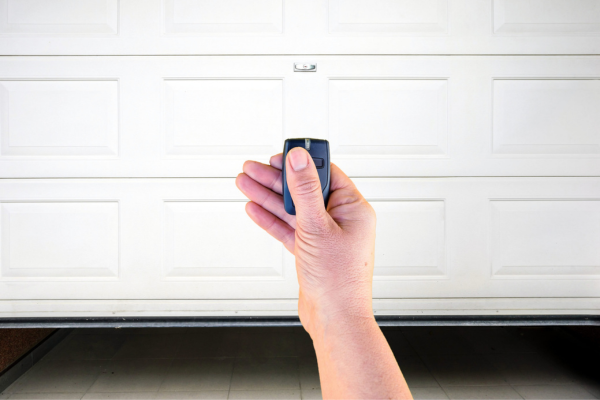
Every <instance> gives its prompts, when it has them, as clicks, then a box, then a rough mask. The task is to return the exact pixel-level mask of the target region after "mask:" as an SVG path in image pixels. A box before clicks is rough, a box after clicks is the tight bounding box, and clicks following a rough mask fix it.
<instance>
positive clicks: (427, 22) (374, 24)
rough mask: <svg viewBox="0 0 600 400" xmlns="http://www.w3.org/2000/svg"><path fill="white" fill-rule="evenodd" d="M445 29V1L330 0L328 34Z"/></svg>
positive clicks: (413, 32) (423, 32) (439, 31)
mask: <svg viewBox="0 0 600 400" xmlns="http://www.w3.org/2000/svg"><path fill="white" fill-rule="evenodd" d="M447 30H448V1H447V0H370V1H362V0H330V2H329V31H330V32H331V33H355V34H364V35H370V34H381V33H384V34H386V33H388V34H389V33H391V34H409V35H428V34H429V35H431V34H434V35H439V34H444V33H446V32H447Z"/></svg>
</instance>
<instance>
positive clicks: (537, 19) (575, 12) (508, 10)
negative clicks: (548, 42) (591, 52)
mask: <svg viewBox="0 0 600 400" xmlns="http://www.w3.org/2000/svg"><path fill="white" fill-rule="evenodd" d="M493 5H494V33H495V34H497V35H498V34H499V35H518V36H533V35H539V36H547V35H563V36H567V35H586V34H588V35H589V34H591V35H594V34H595V35H597V34H599V33H600V1H598V0H575V1H573V0H552V1H546V0H493Z"/></svg>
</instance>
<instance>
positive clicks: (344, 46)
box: [0, 0, 600, 316]
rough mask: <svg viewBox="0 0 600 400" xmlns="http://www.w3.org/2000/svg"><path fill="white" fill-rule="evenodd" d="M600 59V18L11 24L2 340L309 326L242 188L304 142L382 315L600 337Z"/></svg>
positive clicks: (517, 11)
mask: <svg viewBox="0 0 600 400" xmlns="http://www.w3.org/2000/svg"><path fill="white" fill-rule="evenodd" d="M599 54H600V0H493V1H492V0H371V1H368V2H366V1H359V0H329V1H327V0H310V1H306V0H162V1H160V0H151V1H150V0H0V178H1V179H0V316H81V315H242V314H251V315H266V314H277V315H290V314H295V313H296V300H295V298H296V297H297V290H298V287H297V282H296V273H295V269H294V260H293V257H292V256H291V255H290V254H288V253H287V252H286V251H284V249H283V247H282V246H280V245H279V244H277V243H276V242H275V241H274V240H272V239H271V238H270V237H269V236H268V235H267V234H265V233H263V232H262V231H260V230H259V229H258V228H257V227H255V226H254V225H253V223H252V222H251V221H250V219H249V218H247V217H246V215H245V212H244V201H245V200H244V198H243V196H242V195H241V193H240V192H239V191H238V190H237V188H236V187H235V185H234V178H235V176H236V175H237V174H238V173H239V172H240V170H241V165H242V162H243V161H244V160H246V159H256V160H259V161H266V160H268V158H269V156H270V155H272V154H275V153H277V152H280V151H281V148H282V144H283V140H284V139H285V138H287V137H318V138H326V139H328V140H329V141H330V142H331V145H332V158H333V161H334V162H335V163H337V164H338V165H339V166H340V167H342V169H344V170H345V171H346V172H347V173H348V174H349V175H350V176H351V177H353V178H354V180H355V182H356V183H357V185H358V186H359V188H360V190H361V191H362V192H363V193H364V194H365V196H366V197H367V198H368V199H369V200H370V201H372V204H373V206H374V207H375V209H376V211H377V214H378V231H377V248H376V261H375V265H376V267H375V283H374V296H375V297H376V300H375V308H376V312H377V313H378V314H417V313H419V314H422V313H425V314H492V313H493V314H496V313H504V314H556V313H559V314H589V313H598V311H599V310H600V56H599ZM294 63H310V64H315V65H316V71H315V72H294V68H293V66H294Z"/></svg>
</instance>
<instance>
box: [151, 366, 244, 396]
mask: <svg viewBox="0 0 600 400" xmlns="http://www.w3.org/2000/svg"><path fill="white" fill-rule="evenodd" d="M233 362H234V359H233V358H222V359H216V358H199V359H177V360H173V363H172V364H171V367H170V368H169V372H168V374H167V377H166V378H165V380H164V381H163V383H162V385H161V387H160V389H159V391H160V392H177V391H180V392H195V391H202V390H229V383H230V382H231V375H232V373H233Z"/></svg>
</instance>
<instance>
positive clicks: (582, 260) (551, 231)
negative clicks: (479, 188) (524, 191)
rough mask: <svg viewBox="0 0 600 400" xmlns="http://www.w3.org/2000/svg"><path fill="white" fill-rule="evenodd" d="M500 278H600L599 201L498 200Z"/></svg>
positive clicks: (495, 241) (495, 242)
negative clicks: (599, 244)
mask: <svg viewBox="0 0 600 400" xmlns="http://www.w3.org/2000/svg"><path fill="white" fill-rule="evenodd" d="M490 204H491V208H492V211H491V214H492V239H491V240H492V271H493V277H494V278H495V279H502V278H512V279H523V278H527V279H544V278H545V277H555V278H558V279H560V278H562V279H565V278H569V277H582V278H598V277H600V246H598V243H600V201H599V200H585V199H582V200H576V199H571V200H492V201H491V203H490Z"/></svg>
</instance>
